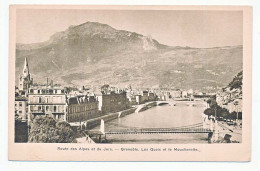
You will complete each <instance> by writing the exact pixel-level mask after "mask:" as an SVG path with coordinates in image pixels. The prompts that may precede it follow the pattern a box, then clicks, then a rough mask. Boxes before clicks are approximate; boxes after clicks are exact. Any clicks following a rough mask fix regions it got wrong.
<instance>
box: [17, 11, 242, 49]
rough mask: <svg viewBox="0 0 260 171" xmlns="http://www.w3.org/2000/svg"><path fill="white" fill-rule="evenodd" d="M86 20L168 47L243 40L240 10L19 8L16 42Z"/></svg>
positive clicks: (37, 39)
mask: <svg viewBox="0 0 260 171" xmlns="http://www.w3.org/2000/svg"><path fill="white" fill-rule="evenodd" d="M87 21H91V22H99V23H104V24H108V25H110V26H111V27H113V28H115V29H118V30H127V31H132V32H136V33H140V34H143V35H145V36H147V35H150V36H152V38H153V39H156V40H157V41H159V42H160V43H162V44H165V45H169V46H190V47H198V48H209V47H220V46H236V45H242V43H243V13H242V12H241V11H183V10H178V11H177V10H174V11H173V10H156V11H155V10H153V11H151V10H86V9H84V10H80V9H72V10H68V9H47V10H46V9H44V10H43V9H18V10H17V13H16V42H17V43H25V44H29V43H38V42H43V41H46V40H48V39H49V38H50V36H51V35H53V34H54V33H56V32H60V31H64V30H66V29H67V28H68V27H69V26H71V25H79V24H82V23H85V22H87Z"/></svg>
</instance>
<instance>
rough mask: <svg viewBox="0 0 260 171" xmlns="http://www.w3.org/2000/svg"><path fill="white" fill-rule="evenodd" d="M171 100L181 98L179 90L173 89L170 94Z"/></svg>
mask: <svg viewBox="0 0 260 171" xmlns="http://www.w3.org/2000/svg"><path fill="white" fill-rule="evenodd" d="M170 94H171V97H172V98H181V90H180V89H175V90H172V91H171V92H170Z"/></svg>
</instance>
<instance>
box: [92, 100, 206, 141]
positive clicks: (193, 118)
mask: <svg viewBox="0 0 260 171" xmlns="http://www.w3.org/2000/svg"><path fill="white" fill-rule="evenodd" d="M185 103H186V104H187V103H189V102H180V105H177V106H171V105H168V104H167V105H162V106H155V107H152V108H150V109H148V110H146V111H143V112H139V113H133V114H130V115H127V116H125V117H122V118H118V119H115V120H112V121H108V122H106V123H105V131H107V130H109V129H120V128H172V127H179V126H186V125H192V124H197V123H202V113H203V111H204V110H205V107H204V106H202V104H203V102H196V104H198V105H197V106H187V105H186V104H185ZM94 129H99V126H98V127H96V128H94ZM207 137H208V134H127V135H125V134H124V135H107V136H106V138H107V140H108V143H112V144H158V143H161V144H185V143H207V142H208V141H207Z"/></svg>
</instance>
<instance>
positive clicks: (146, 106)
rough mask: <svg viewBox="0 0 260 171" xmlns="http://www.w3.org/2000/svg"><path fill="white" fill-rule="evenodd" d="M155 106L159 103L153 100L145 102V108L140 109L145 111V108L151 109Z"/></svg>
mask: <svg viewBox="0 0 260 171" xmlns="http://www.w3.org/2000/svg"><path fill="white" fill-rule="evenodd" d="M154 106H157V103H156V102H152V103H148V104H145V105H144V106H143V108H142V109H140V110H139V112H143V111H145V110H147V109H150V108H151V107H154Z"/></svg>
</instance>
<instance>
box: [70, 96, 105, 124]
mask: <svg viewBox="0 0 260 171" xmlns="http://www.w3.org/2000/svg"><path fill="white" fill-rule="evenodd" d="M67 108H68V111H67V115H66V120H67V122H82V121H86V120H88V119H92V118H96V117H98V116H100V112H99V110H98V101H97V99H96V97H95V96H90V95H81V96H76V97H70V98H68V100H67Z"/></svg>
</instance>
